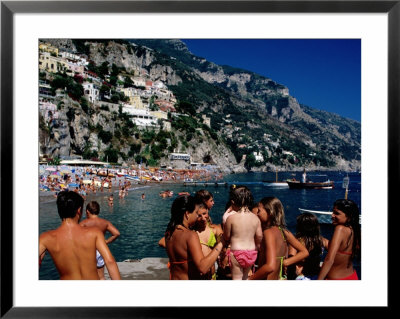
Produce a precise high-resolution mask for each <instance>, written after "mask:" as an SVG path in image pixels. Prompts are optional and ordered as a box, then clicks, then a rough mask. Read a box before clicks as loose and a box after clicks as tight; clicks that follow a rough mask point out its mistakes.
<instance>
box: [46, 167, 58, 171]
mask: <svg viewBox="0 0 400 319" xmlns="http://www.w3.org/2000/svg"><path fill="white" fill-rule="evenodd" d="M56 170H57V169H56V168H54V167H47V168H46V171H49V172H55V171H56Z"/></svg>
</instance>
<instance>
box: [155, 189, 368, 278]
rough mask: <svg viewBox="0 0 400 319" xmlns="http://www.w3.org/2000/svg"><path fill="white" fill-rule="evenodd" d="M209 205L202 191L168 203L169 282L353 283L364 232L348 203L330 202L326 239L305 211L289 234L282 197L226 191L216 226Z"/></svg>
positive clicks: (210, 198) (352, 205) (163, 242)
mask: <svg viewBox="0 0 400 319" xmlns="http://www.w3.org/2000/svg"><path fill="white" fill-rule="evenodd" d="M213 205H214V200H213V196H212V194H211V193H210V192H208V191H207V190H200V191H198V192H197V193H196V194H195V196H191V195H188V194H185V195H180V196H178V197H177V198H176V199H175V201H174V202H173V204H172V207H171V219H170V222H169V224H168V226H167V230H166V232H165V237H164V238H162V239H161V240H160V242H159V245H160V246H162V247H165V248H166V250H167V254H168V257H169V269H170V278H171V279H232V280H246V279H249V280H257V279H267V280H283V279H289V280H316V279H320V280H321V279H350V280H354V279H358V277H357V273H356V272H355V270H354V268H353V263H352V262H353V260H354V259H355V257H356V256H358V253H359V252H360V249H361V241H360V239H361V235H360V225H359V211H358V207H357V205H356V204H355V203H354V202H353V201H351V200H345V199H343V200H337V201H336V202H335V203H334V205H333V213H332V223H333V225H334V226H335V230H334V234H333V236H332V238H331V240H330V241H329V240H328V239H326V238H324V237H323V236H321V234H320V226H319V222H318V219H317V217H316V216H315V215H313V214H310V213H303V214H301V215H299V216H298V217H297V225H296V234H292V233H291V232H290V231H289V230H288V229H287V226H286V222H285V213H284V208H283V205H282V203H281V202H280V200H279V199H278V198H276V197H264V198H262V199H261V200H260V201H259V202H258V203H254V199H253V196H252V193H251V191H250V190H249V189H248V188H247V187H246V186H235V185H232V186H231V189H230V194H229V200H228V202H227V204H226V209H225V213H224V215H223V217H222V223H221V225H215V224H213V223H212V221H211V219H210V216H209V210H210V209H211V208H212V206H213ZM324 250H327V254H326V257H325V259H324V260H323V262H322V255H323V254H322V253H323V251H324ZM321 264H322V266H321Z"/></svg>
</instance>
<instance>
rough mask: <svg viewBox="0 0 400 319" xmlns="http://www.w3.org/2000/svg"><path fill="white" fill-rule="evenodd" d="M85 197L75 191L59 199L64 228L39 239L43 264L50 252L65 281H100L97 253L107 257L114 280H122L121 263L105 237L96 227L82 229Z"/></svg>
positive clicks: (59, 196) (108, 266)
mask: <svg viewBox="0 0 400 319" xmlns="http://www.w3.org/2000/svg"><path fill="white" fill-rule="evenodd" d="M83 202H84V201H83V198H82V197H81V196H80V195H79V194H77V193H75V192H73V191H62V192H60V193H59V194H58V196H57V209H58V214H59V215H60V218H61V226H60V227H58V228H57V229H55V230H50V231H47V232H44V233H42V234H41V235H40V237H39V265H40V264H41V262H42V260H43V258H44V255H45V253H46V251H48V252H49V254H50V256H51V258H52V259H53V261H54V264H55V266H56V268H57V270H58V273H59V274H60V279H62V280H72V279H75V280H98V279H99V275H98V273H97V267H96V250H98V251H99V252H100V254H101V255H102V256H103V258H104V262H105V264H106V266H107V269H108V270H109V274H110V277H111V279H114V280H116V279H121V276H120V273H119V269H118V266H117V263H116V262H115V259H114V257H113V255H112V254H111V252H110V250H109V248H108V246H107V244H106V242H105V240H104V234H103V233H102V232H101V231H100V230H99V229H98V228H95V227H81V226H80V225H79V220H80V219H81V217H82V211H83Z"/></svg>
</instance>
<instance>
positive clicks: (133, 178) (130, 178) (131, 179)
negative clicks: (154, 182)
mask: <svg viewBox="0 0 400 319" xmlns="http://www.w3.org/2000/svg"><path fill="white" fill-rule="evenodd" d="M125 178H126V179H127V180H129V181H132V182H140V178H139V177H137V176H131V175H125Z"/></svg>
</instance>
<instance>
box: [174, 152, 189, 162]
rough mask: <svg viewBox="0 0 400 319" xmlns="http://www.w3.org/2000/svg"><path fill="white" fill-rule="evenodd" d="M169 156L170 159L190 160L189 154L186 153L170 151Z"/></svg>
mask: <svg viewBox="0 0 400 319" xmlns="http://www.w3.org/2000/svg"><path fill="white" fill-rule="evenodd" d="M169 158H170V159H171V160H184V161H190V155H189V154H186V153H171V154H170V156H169Z"/></svg>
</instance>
